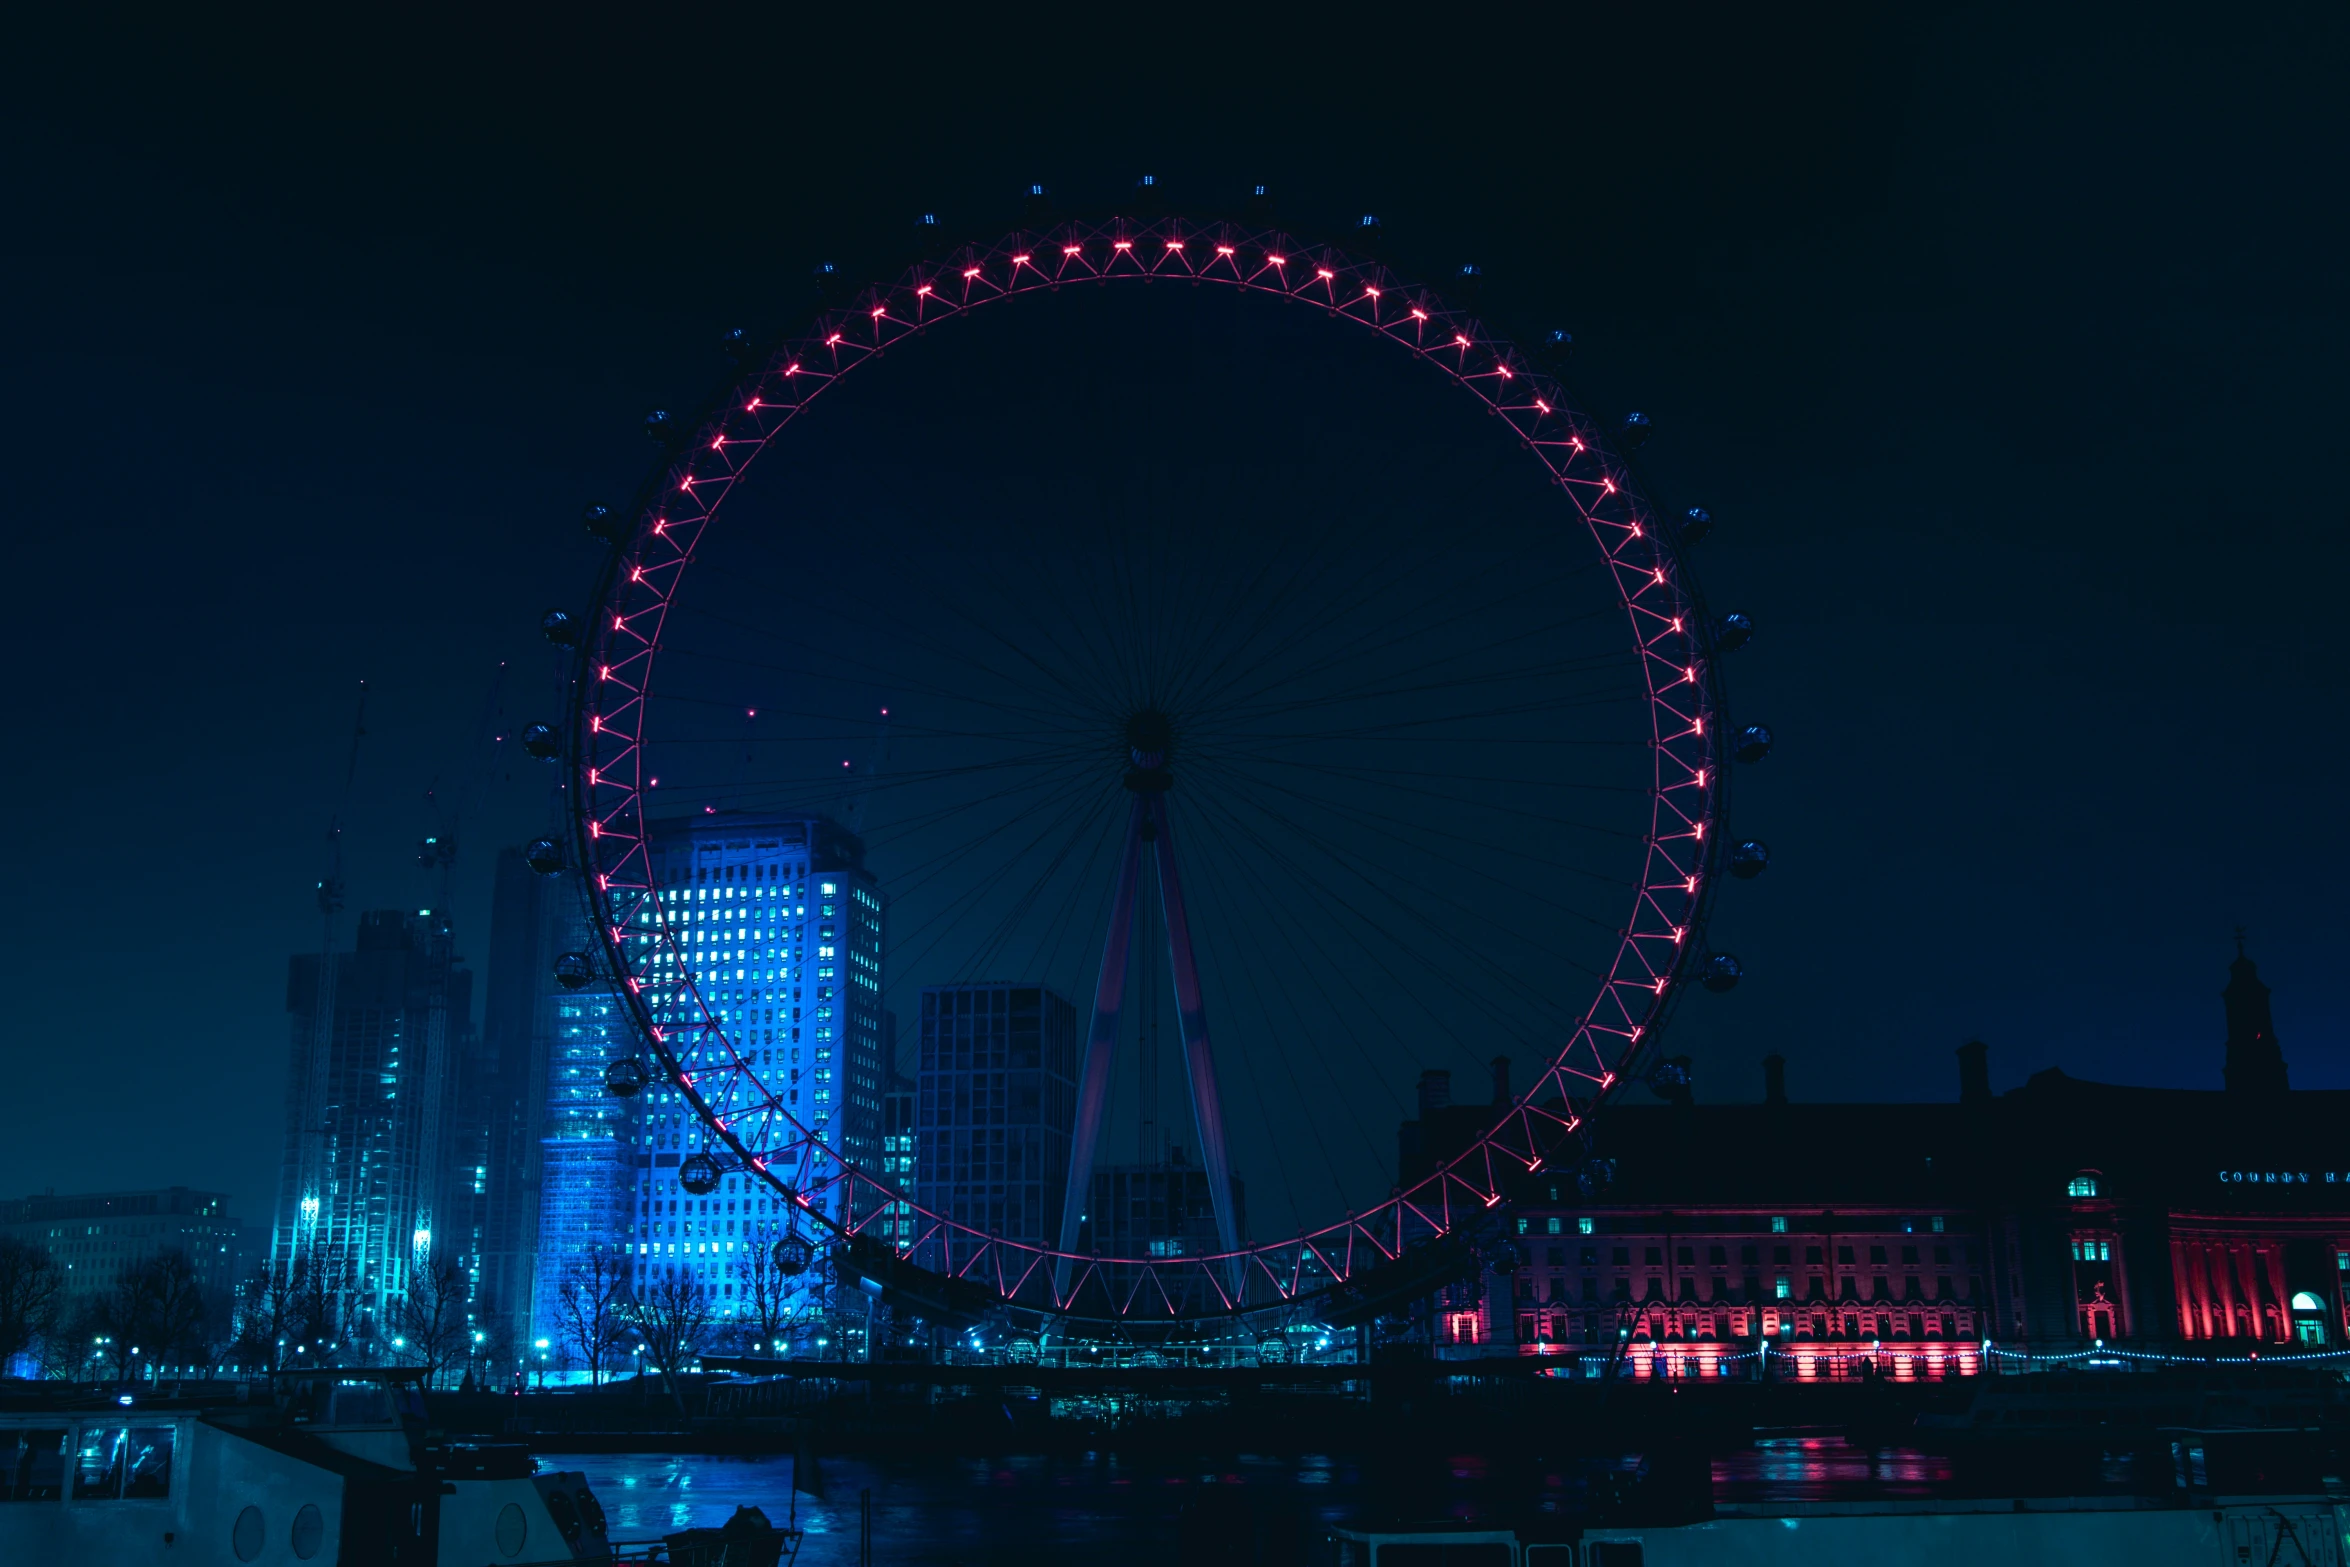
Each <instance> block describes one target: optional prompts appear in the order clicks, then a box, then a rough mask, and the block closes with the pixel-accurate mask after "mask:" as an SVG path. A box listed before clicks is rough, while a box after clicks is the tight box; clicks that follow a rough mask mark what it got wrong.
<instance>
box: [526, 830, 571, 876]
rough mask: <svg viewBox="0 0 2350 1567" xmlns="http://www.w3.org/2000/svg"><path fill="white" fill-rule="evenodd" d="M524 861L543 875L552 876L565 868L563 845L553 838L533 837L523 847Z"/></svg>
mask: <svg viewBox="0 0 2350 1567" xmlns="http://www.w3.org/2000/svg"><path fill="white" fill-rule="evenodd" d="M522 863H523V864H525V865H527V866H529V867H530V868H531V869H532V870H534V871H537V872H538V873H539V874H540V875H541V876H552V875H554V874H555V873H556V872H557V871H559V870H561V869H562V868H563V845H561V844H559V843H557V842H556V841H555V840H554V839H552V838H533V839H532V840H531V841H530V842H529V843H528V844H526V845H524V847H523V850H522Z"/></svg>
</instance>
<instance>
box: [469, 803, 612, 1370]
mask: <svg viewBox="0 0 2350 1567" xmlns="http://www.w3.org/2000/svg"><path fill="white" fill-rule="evenodd" d="M589 946H590V937H589V932H588V925H587V911H586V908H585V906H584V905H583V904H582V903H581V901H580V897H579V890H578V888H577V886H575V885H574V884H573V883H572V882H571V880H570V879H569V878H568V877H562V876H542V875H539V874H538V873H537V872H535V871H533V870H531V868H530V867H529V865H527V864H526V863H525V862H524V860H523V857H522V854H521V852H520V851H518V850H514V849H507V850H503V851H501V852H500V853H499V855H498V868H497V879H496V882H495V884H494V886H493V888H492V892H491V901H490V962H489V975H488V980H487V985H486V989H487V996H486V998H485V1000H484V1004H483V1007H482V1046H483V1048H482V1051H481V1054H482V1057H483V1063H484V1064H483V1073H482V1075H483V1076H484V1078H485V1079H486V1080H488V1081H490V1082H493V1083H495V1084H496V1085H497V1086H498V1088H499V1089H500V1096H499V1097H498V1098H497V1100H496V1101H495V1102H494V1104H495V1108H496V1113H495V1115H494V1116H492V1117H488V1118H486V1119H487V1120H488V1124H487V1125H486V1126H484V1128H483V1129H482V1131H481V1132H480V1133H478V1134H477V1136H478V1138H479V1140H480V1142H481V1143H482V1145H483V1153H484V1160H485V1162H486V1163H487V1165H488V1168H489V1170H490V1172H491V1179H490V1181H489V1183H488V1191H487V1193H486V1194H485V1195H484V1198H483V1199H482V1200H483V1205H484V1206H483V1214H482V1217H483V1223H484V1228H485V1233H486V1235H487V1236H488V1237H489V1239H488V1243H487V1245H486V1246H485V1266H484V1275H485V1281H494V1283H493V1282H485V1288H484V1293H485V1296H486V1297H487V1298H488V1299H489V1300H490V1301H491V1302H492V1303H493V1304H495V1305H497V1306H499V1307H501V1308H505V1309H507V1310H509V1311H510V1312H511V1326H510V1327H509V1329H508V1331H509V1332H510V1333H512V1334H513V1335H514V1336H515V1337H516V1338H517V1339H518V1340H520V1343H519V1344H518V1345H517V1347H518V1348H527V1347H529V1346H530V1345H531V1344H532V1343H533V1342H534V1341H536V1340H538V1339H542V1338H543V1339H546V1340H548V1341H549V1343H550V1345H552V1344H553V1343H554V1342H556V1341H557V1340H558V1339H559V1338H560V1336H561V1331H562V1329H561V1322H560V1319H559V1316H558V1313H557V1303H558V1301H559V1300H560V1298H561V1292H562V1287H563V1279H564V1276H565V1275H566V1274H567V1273H569V1272H570V1271H571V1270H573V1269H574V1268H576V1267H577V1266H578V1265H579V1264H580V1262H581V1260H582V1259H583V1258H584V1257H586V1256H587V1254H588V1253H590V1252H591V1251H594V1250H596V1249H598V1248H611V1249H614V1250H617V1248H618V1247H619V1246H620V1245H621V1244H622V1236H623V1234H624V1233H625V1232H626V1230H627V1229H628V1218H629V1213H630V1209H631V1206H632V1205H631V1199H632V1198H633V1196H634V1195H635V1185H636V1147H635V1144H636V1136H635V1129H636V1105H635V1103H634V1102H632V1101H630V1100H626V1099H619V1098H615V1097H613V1096H612V1095H610V1094H607V1093H606V1092H605V1091H604V1068H605V1066H606V1065H607V1064H608V1063H610V1062H611V1061H612V1060H614V1059H615V1058H617V1057H620V1056H626V1055H633V1054H635V1053H636V1047H635V1045H634V1043H633V1042H632V1040H631V1038H630V1035H629V1031H628V1029H627V1026H626V1023H625V1021H624V1020H623V1019H622V1018H621V1017H620V1015H619V1009H618V1007H617V1006H616V1005H615V1003H614V1001H613V999H612V997H611V995H610V993H608V992H606V991H604V990H601V989H591V990H580V991H570V990H565V989H563V988H562V987H561V986H559V985H557V984H556V983H555V980H554V964H555V958H556V956H557V954H559V953H563V952H572V951H580V950H585V949H587V948H588V947H589ZM507 1095H513V1096H515V1097H516V1098H518V1100H519V1103H520V1105H521V1109H520V1110H519V1111H518V1112H508V1111H506V1110H505V1109H504V1108H503V1107H504V1105H505V1104H506V1103H507V1102H508V1100H507V1098H506V1096H507Z"/></svg>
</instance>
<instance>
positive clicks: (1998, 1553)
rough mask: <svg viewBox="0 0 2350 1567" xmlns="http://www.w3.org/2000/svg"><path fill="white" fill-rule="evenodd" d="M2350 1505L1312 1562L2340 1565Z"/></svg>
mask: <svg viewBox="0 0 2350 1567" xmlns="http://www.w3.org/2000/svg"><path fill="white" fill-rule="evenodd" d="M2346 1554H2350V1510H2346V1509H2345V1508H2344V1507H2343V1505H2342V1503H2341V1501H2340V1500H2339V1499H2338V1498H2335V1497H2330V1496H2250V1497H2222V1498H2214V1499H2211V1500H2210V1501H2209V1504H2208V1505H2197V1506H2169V1505H2148V1504H2147V1503H2146V1501H2145V1500H2144V1499H2140V1498H2131V1497H2105V1496H2090V1497H2070V1498H2066V1497H2055V1498H2032V1499H2030V1500H2028V1501H2027V1500H2013V1501H1995V1500H1987V1499H1976V1500H1952V1501H1943V1500H1936V1501H1907V1502H1904V1501H1877V1502H1810V1503H1803V1502H1794V1503H1785V1504H1781V1505H1777V1506H1772V1507H1769V1508H1755V1509H1740V1508H1730V1507H1724V1508H1723V1509H1721V1510H1720V1512H1719V1513H1717V1514H1716V1515H1715V1516H1713V1517H1711V1518H1705V1519H1698V1520H1691V1521H1687V1522H1681V1523H1669V1524H1654V1525H1641V1526H1615V1525H1606V1524H1593V1525H1589V1526H1586V1527H1583V1528H1581V1529H1576V1530H1571V1531H1566V1532H1563V1533H1562V1534H1560V1535H1558V1536H1555V1537H1554V1536H1543V1535H1534V1536H1522V1535H1520V1534H1518V1533H1517V1532H1515V1531H1512V1530H1506V1529H1477V1528H1442V1527H1432V1528H1426V1529H1397V1530H1386V1531H1370V1530H1357V1529H1337V1530H1333V1531H1332V1532H1331V1533H1330V1535H1329V1536H1328V1537H1327V1538H1326V1539H1325V1540H1324V1541H1323V1546H1322V1550H1321V1553H1320V1560H1319V1562H1318V1563H1317V1567H1838V1564H1850V1567H1881V1564H1884V1563H1891V1562H1898V1563H1901V1564H1902V1567H1982V1564H1984V1563H1986V1562H1998V1563H2006V1564H2012V1567H2041V1564H2048V1567H2055V1564H2058V1563H2064V1564H2068V1567H2069V1564H2075V1563H2088V1562H2126V1563H2128V1564H2129V1567H2245V1564H2247V1563H2249V1564H2251V1567H2343V1562H2344V1558H2345V1555H2346Z"/></svg>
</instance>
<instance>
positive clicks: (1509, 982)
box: [1217, 791, 1600, 1023]
mask: <svg viewBox="0 0 2350 1567" xmlns="http://www.w3.org/2000/svg"><path fill="white" fill-rule="evenodd" d="M1231 792H1232V791H1227V793H1231ZM1217 804H1218V807H1219V808H1226V807H1224V805H1223V802H1222V801H1221V800H1219V801H1218V802H1217ZM1227 809H1228V808H1227ZM1256 809H1257V810H1258V811H1259V813H1260V814H1261V815H1263V816H1264V817H1265V818H1266V819H1267V820H1268V821H1270V822H1271V823H1272V824H1274V825H1275V826H1276V827H1278V828H1279V829H1280V830H1281V831H1283V832H1284V833H1286V834H1290V835H1292V837H1293V840H1294V841H1295V842H1297V843H1300V844H1310V845H1312V846H1314V847H1315V848H1316V849H1318V850H1319V851H1320V852H1321V853H1322V855H1323V856H1324V857H1325V859H1327V860H1328V861H1329V863H1330V864H1332V865H1333V866H1334V867H1336V868H1337V869H1339V870H1341V871H1343V872H1344V873H1346V875H1347V876H1348V877H1349V878H1350V879H1351V880H1353V881H1355V882H1357V883H1359V886H1358V888H1357V889H1356V892H1355V894H1354V896H1352V897H1349V896H1347V895H1345V894H1344V893H1341V892H1339V891H1338V890H1337V889H1333V888H1330V887H1329V886H1328V885H1327V884H1326V883H1324V882H1323V881H1322V880H1321V879H1320V878H1319V877H1318V876H1316V875H1315V874H1314V873H1313V872H1312V871H1311V870H1310V869H1309V868H1308V867H1307V866H1306V865H1305V864H1304V863H1303V862H1302V861H1301V860H1300V859H1299V858H1298V856H1296V855H1295V854H1294V853H1291V852H1288V851H1285V850H1284V849H1282V848H1281V846H1280V845H1279V844H1278V843H1276V842H1274V841H1272V840H1270V839H1268V838H1266V836H1265V835H1264V832H1263V830H1262V828H1259V827H1252V826H1250V825H1248V824H1247V823H1245V822H1242V821H1241V820H1240V818H1238V817H1237V816H1231V817H1230V819H1231V820H1232V821H1233V822H1234V823H1235V824H1236V825H1238V826H1239V827H1240V829H1241V830H1242V831H1243V832H1245V833H1247V834H1248V836H1250V837H1251V838H1252V839H1253V840H1254V841H1255V842H1256V844H1257V845H1258V849H1259V852H1260V853H1262V854H1264V855H1266V856H1267V858H1269V859H1271V860H1272V861H1273V862H1274V863H1277V864H1279V865H1281V866H1282V867H1283V868H1284V869H1285V870H1287V871H1289V872H1290V873H1291V874H1292V875H1294V876H1297V877H1298V878H1299V879H1300V880H1301V881H1303V882H1306V883H1310V884H1311V885H1313V886H1315V887H1317V888H1320V889H1322V890H1323V891H1324V892H1325V893H1327V894H1329V897H1330V911H1331V913H1332V914H1333V915H1334V916H1338V917H1341V918H1343V919H1346V920H1349V921H1354V922H1365V923H1372V924H1374V925H1376V924H1377V922H1376V921H1375V920H1374V918H1373V916H1372V915H1371V913H1370V912H1369V910H1370V907H1371V905H1367V904H1365V903H1364V902H1363V901H1362V894H1365V893H1368V894H1369V895H1370V896H1371V897H1372V898H1374V899H1376V900H1378V902H1379V903H1381V904H1385V905H1387V906H1389V907H1393V908H1397V909H1400V910H1402V911H1403V912H1404V913H1406V914H1407V915H1409V916H1410V917H1411V920H1412V921H1413V923H1415V924H1417V925H1418V926H1420V928H1421V929H1422V930H1424V931H1425V932H1426V933H1427V937H1428V939H1429V940H1431V941H1433V942H1435V943H1436V944H1438V945H1439V946H1441V947H1443V948H1447V949H1450V950H1451V951H1452V952H1453V953H1454V954H1455V956H1456V957H1457V958H1458V959H1459V960H1460V961H1461V962H1462V964H1464V965H1465V966H1466V967H1469V968H1471V969H1474V970H1476V971H1478V972H1479V973H1481V974H1482V975H1483V976H1484V980H1485V985H1486V986H1487V987H1490V989H1491V990H1493V991H1497V992H1499V993H1503V994H1511V995H1516V996H1519V997H1521V998H1522V999H1524V1000H1526V1001H1528V1002H1529V1003H1533V1004H1536V1005H1539V1004H1540V1003H1541V1002H1542V1000H1543V995H1542V993H1541V992H1539V991H1537V990H1535V989H1534V988H1533V987H1532V986H1531V985H1530V984H1529V983H1528V982H1527V981H1526V980H1524V979H1523V978H1522V977H1520V976H1519V975H1517V974H1515V973H1513V972H1511V971H1510V970H1509V969H1508V968H1506V967H1504V966H1503V965H1502V964H1501V963H1499V962H1498V961H1496V960H1495V959H1494V957H1493V956H1492V954H1491V952H1490V951H1488V950H1487V949H1486V948H1484V947H1483V946H1481V945H1479V944H1477V943H1474V942H1470V941H1468V940H1466V939H1464V938H1463V936H1462V935H1461V933H1460V931H1459V930H1458V929H1457V928H1455V927H1453V926H1450V925H1447V924H1443V923H1440V922H1438V921H1437V920H1435V919H1434V918H1432V917H1431V916H1430V915H1428V914H1427V913H1426V912H1425V911H1424V907H1423V906H1424V905H1427V904H1437V905H1441V906H1442V907H1444V908H1446V909H1449V910H1451V911H1452V912H1454V913H1456V914H1458V915H1459V916H1460V917H1461V919H1462V920H1463V921H1464V922H1467V923H1473V924H1475V925H1477V926H1480V927H1482V928H1484V929H1486V930H1487V931H1489V932H1490V933H1492V934H1493V935H1494V936H1495V937H1497V938H1500V939H1505V940H1514V939H1516V938H1517V936H1518V935H1519V932H1517V931H1515V930H1513V929H1511V928H1510V927H1509V926H1507V925H1505V924H1503V923H1501V922H1500V921H1497V920H1495V919H1494V918H1493V917H1492V916H1490V915H1488V914H1486V913H1485V912H1484V911H1483V910H1480V909H1476V908H1473V907H1471V906H1470V905H1467V904H1464V903H1462V902H1461V901H1460V900H1458V899H1456V898H1451V897H1447V896H1445V895H1443V894H1441V893H1435V892H1431V891H1430V890H1429V888H1430V887H1432V886H1434V885H1437V883H1436V881H1435V880H1434V879H1433V878H1430V877H1419V878H1412V879H1410V880H1408V881H1407V880H1405V879H1403V878H1401V877H1397V878H1396V880H1395V882H1394V883H1393V884H1391V883H1390V882H1388V881H1384V880H1382V879H1381V877H1380V876H1379V875H1378V874H1377V873H1376V871H1375V869H1374V868H1372V867H1368V866H1366V865H1365V864H1364V863H1363V861H1362V858H1361V856H1359V855H1357V854H1353V853H1350V852H1348V851H1347V850H1344V849H1342V848H1339V847H1338V846H1337V845H1335V844H1332V843H1330V842H1329V841H1328V840H1327V839H1325V838H1323V837H1322V836H1321V835H1320V834H1318V833H1314V832H1312V831H1311V830H1310V829H1308V828H1306V827H1304V826H1303V824H1301V823H1300V822H1298V821H1297V820H1295V819H1294V818H1293V817H1289V816H1286V815H1284V814H1282V813H1281V812H1278V811H1274V810H1271V809H1269V808H1266V807H1264V806H1262V805H1259V806H1257V807H1256ZM1431 858H1432V859H1434V860H1436V861H1437V863H1439V864H1448V863H1449V862H1445V861H1443V860H1441V857H1437V856H1431ZM1379 928H1381V929H1382V930H1383V929H1384V927H1383V926H1380V927H1379ZM1552 956H1553V958H1554V960H1556V961H1560V962H1564V963H1566V964H1567V965H1568V966H1569V967H1573V968H1576V969H1578V970H1580V971H1581V972H1583V973H1585V974H1588V975H1590V976H1591V977H1593V978H1598V977H1600V973H1599V971H1598V970H1595V969H1592V968H1590V967H1589V966H1588V965H1585V964H1582V963H1580V962H1577V961H1576V960H1574V959H1572V958H1567V957H1565V956H1564V955H1562V954H1556V953H1554V954H1552ZM1484 996H1485V992H1484V991H1482V990H1480V991H1474V992H1472V993H1471V994H1470V995H1469V996H1468V998H1467V999H1468V1000H1469V1001H1470V1002H1471V1004H1472V1005H1476V1006H1478V1007H1480V1008H1482V1007H1483V1006H1484ZM1496 1021H1497V1023H1498V1022H1499V1021H1500V1020H1499V1018H1498V1017H1497V1018H1496Z"/></svg>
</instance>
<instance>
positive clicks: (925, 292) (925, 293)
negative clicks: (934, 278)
mask: <svg viewBox="0 0 2350 1567" xmlns="http://www.w3.org/2000/svg"><path fill="white" fill-rule="evenodd" d="M914 292H915V293H917V294H919V295H921V296H922V297H923V298H924V299H928V298H929V297H930V285H929V284H928V283H925V284H923V285H922V286H921V287H920V288H918V289H916V290H914Z"/></svg>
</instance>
